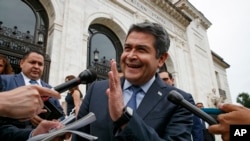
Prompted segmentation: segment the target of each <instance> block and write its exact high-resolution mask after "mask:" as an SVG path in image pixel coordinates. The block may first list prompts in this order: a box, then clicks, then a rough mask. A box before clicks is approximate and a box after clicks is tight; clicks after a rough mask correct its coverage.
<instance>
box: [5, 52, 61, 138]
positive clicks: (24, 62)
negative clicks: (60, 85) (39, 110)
mask: <svg viewBox="0 0 250 141" xmlns="http://www.w3.org/2000/svg"><path fill="white" fill-rule="evenodd" d="M20 67H21V69H22V72H21V73H19V74H14V75H1V76H0V80H1V83H0V88H1V90H0V91H8V90H12V89H15V88H17V87H20V86H24V85H34V84H32V83H34V81H35V83H36V85H39V86H43V87H48V88H51V86H50V85H48V84H47V83H45V82H44V81H42V80H41V79H40V78H41V76H42V73H43V69H44V56H43V55H42V54H41V53H40V52H37V51H30V52H27V53H26V54H24V56H23V58H22V59H21V61H20ZM42 98H43V100H45V101H47V100H48V101H49V102H50V103H52V104H53V105H55V107H57V109H58V110H59V111H60V112H61V113H63V108H62V107H61V105H60V103H59V101H58V100H57V99H55V98H53V97H42ZM2 120H3V121H5V120H6V119H2ZM42 120H43V119H42V118H41V117H39V116H38V115H37V116H34V117H33V118H31V119H30V120H28V121H21V122H19V121H11V120H10V121H5V122H1V123H4V124H2V125H1V127H0V138H1V139H2V140H8V141H10V140H19V141H21V140H27V139H28V138H29V137H30V136H31V131H32V130H33V129H34V128H35V127H36V126H37V125H39V123H40V122H41V121H42Z"/></svg>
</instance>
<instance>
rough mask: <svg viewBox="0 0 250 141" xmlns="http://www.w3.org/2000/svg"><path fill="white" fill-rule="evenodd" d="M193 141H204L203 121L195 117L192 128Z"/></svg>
mask: <svg viewBox="0 0 250 141" xmlns="http://www.w3.org/2000/svg"><path fill="white" fill-rule="evenodd" d="M192 137H193V141H203V139H204V137H203V125H202V123H201V119H200V118H199V117H197V116H195V115H194V117H193V128H192Z"/></svg>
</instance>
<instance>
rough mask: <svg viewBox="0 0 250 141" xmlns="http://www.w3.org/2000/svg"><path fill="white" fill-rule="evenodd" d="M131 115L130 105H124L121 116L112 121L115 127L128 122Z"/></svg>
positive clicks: (117, 127)
mask: <svg viewBox="0 0 250 141" xmlns="http://www.w3.org/2000/svg"><path fill="white" fill-rule="evenodd" d="M132 116H133V109H132V108H130V107H124V108H123V113H122V116H121V117H120V118H119V119H118V120H117V121H115V122H114V126H115V128H116V129H119V128H120V127H121V126H122V125H124V124H126V123H128V122H129V120H130V119H131V117H132Z"/></svg>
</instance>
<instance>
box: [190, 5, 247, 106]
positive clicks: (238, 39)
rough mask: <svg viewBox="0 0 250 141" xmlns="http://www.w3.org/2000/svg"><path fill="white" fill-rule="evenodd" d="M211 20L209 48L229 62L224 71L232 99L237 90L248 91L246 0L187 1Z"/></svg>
mask: <svg viewBox="0 0 250 141" xmlns="http://www.w3.org/2000/svg"><path fill="white" fill-rule="evenodd" d="M189 2H190V3H191V4H192V5H193V6H194V7H196V9H198V10H199V11H200V12H201V13H203V15H204V16H205V17H206V18H207V19H208V20H209V21H210V22H211V23H212V25H211V26H210V28H209V29H208V31H207V32H208V40H209V45H210V48H211V50H213V51H214V52H215V53H217V54H218V55H219V56H220V57H222V58H223V59H224V61H225V62H227V63H228V64H229V65H230V68H228V69H227V70H226V71H227V79H228V83H229V88H230V93H231V97H232V102H233V103H236V98H237V96H238V94H239V93H242V92H246V93H248V94H250V75H249V74H250V16H249V13H250V8H249V5H250V1H249V0H240V1H236V0H189Z"/></svg>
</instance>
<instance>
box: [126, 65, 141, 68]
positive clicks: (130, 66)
mask: <svg viewBox="0 0 250 141" xmlns="http://www.w3.org/2000/svg"><path fill="white" fill-rule="evenodd" d="M127 66H128V67H129V68H140V67H141V65H138V64H127Z"/></svg>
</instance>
